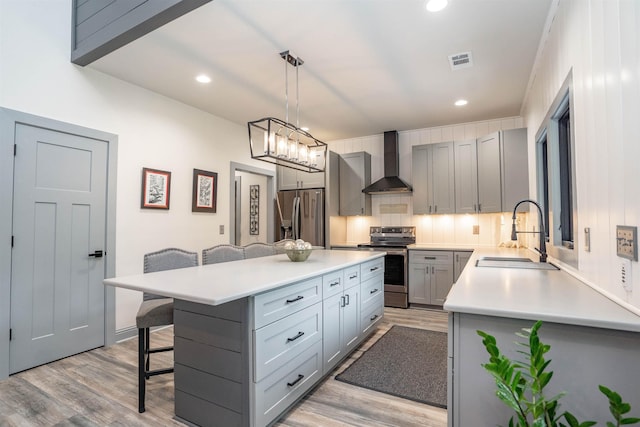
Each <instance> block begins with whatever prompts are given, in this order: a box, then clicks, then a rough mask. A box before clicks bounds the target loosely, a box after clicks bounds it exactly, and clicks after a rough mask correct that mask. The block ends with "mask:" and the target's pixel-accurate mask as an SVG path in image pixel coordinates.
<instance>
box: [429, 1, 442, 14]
mask: <svg viewBox="0 0 640 427" xmlns="http://www.w3.org/2000/svg"><path fill="white" fill-rule="evenodd" d="M445 7H447V0H428V1H427V10H428V11H429V12H439V11H441V10H442V9H444V8H445Z"/></svg>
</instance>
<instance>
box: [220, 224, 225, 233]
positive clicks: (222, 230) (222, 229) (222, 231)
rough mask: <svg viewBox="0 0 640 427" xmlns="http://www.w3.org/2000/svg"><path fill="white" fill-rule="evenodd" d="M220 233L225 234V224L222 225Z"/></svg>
mask: <svg viewBox="0 0 640 427" xmlns="http://www.w3.org/2000/svg"><path fill="white" fill-rule="evenodd" d="M220 234H224V224H222V225H221V226H220Z"/></svg>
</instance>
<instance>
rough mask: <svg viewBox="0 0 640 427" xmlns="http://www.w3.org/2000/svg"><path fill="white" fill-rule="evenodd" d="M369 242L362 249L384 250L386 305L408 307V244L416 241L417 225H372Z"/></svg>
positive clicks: (359, 246)
mask: <svg viewBox="0 0 640 427" xmlns="http://www.w3.org/2000/svg"><path fill="white" fill-rule="evenodd" d="M369 231H370V232H369V238H370V241H369V243H362V244H359V245H358V248H360V249H369V250H372V251H384V252H386V253H387V255H386V256H385V258H384V305H385V306H387V307H401V308H407V307H408V306H409V300H408V295H407V294H408V287H407V246H409V245H411V244H414V243H415V242H416V228H415V227H371V228H370V229H369Z"/></svg>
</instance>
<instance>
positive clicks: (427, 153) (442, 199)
mask: <svg viewBox="0 0 640 427" xmlns="http://www.w3.org/2000/svg"><path fill="white" fill-rule="evenodd" d="M411 159H412V167H411V174H412V177H411V181H412V185H413V213H414V214H449V213H454V212H455V197H454V157H453V142H441V143H438V144H426V145H414V146H413V148H412V157H411Z"/></svg>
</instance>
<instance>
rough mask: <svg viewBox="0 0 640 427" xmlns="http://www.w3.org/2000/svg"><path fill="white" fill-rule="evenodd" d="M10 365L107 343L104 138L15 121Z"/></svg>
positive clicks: (24, 364)
mask: <svg viewBox="0 0 640 427" xmlns="http://www.w3.org/2000/svg"><path fill="white" fill-rule="evenodd" d="M15 143H16V156H15V168H14V171H15V172H14V174H15V175H14V196H13V197H14V199H13V232H12V234H13V238H14V240H13V249H12V257H11V269H12V271H11V330H12V339H11V341H10V353H9V364H10V368H9V369H10V373H15V372H19V371H22V370H24V369H28V368H31V367H34V366H37V365H41V364H43V363H47V362H50V361H53V360H56V359H60V358H62V357H66V356H69V355H72V354H76V353H79V352H82V351H86V350H89V349H92V348H95V347H99V346H102V345H103V344H104V340H105V337H104V318H105V316H104V307H105V304H104V294H105V291H104V286H103V284H102V280H103V279H104V272H105V268H104V258H103V257H99V256H96V255H99V253H97V252H96V251H101V250H104V248H105V229H106V186H107V154H108V151H107V150H108V143H107V142H106V141H101V140H96V139H91V138H86V137H82V136H77V135H71V134H68V133H64V132H58V131H54V130H49V129H43V128H39V127H34V126H28V125H17V128H16V139H15Z"/></svg>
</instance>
